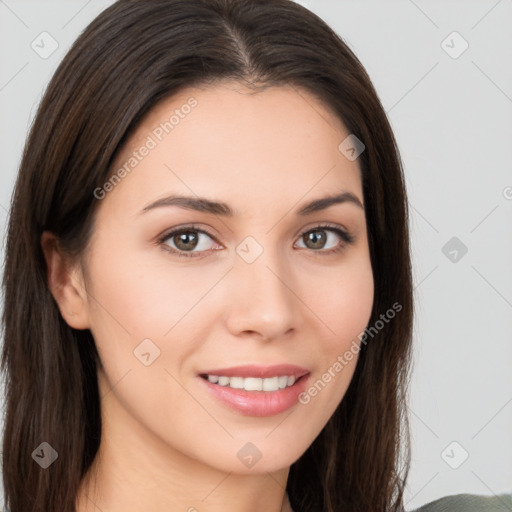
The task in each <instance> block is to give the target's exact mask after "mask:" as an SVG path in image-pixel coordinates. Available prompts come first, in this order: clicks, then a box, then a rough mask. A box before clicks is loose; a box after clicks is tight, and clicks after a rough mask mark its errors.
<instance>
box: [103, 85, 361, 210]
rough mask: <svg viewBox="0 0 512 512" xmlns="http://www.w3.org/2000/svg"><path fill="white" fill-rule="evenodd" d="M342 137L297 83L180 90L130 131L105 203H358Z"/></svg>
mask: <svg viewBox="0 0 512 512" xmlns="http://www.w3.org/2000/svg"><path fill="white" fill-rule="evenodd" d="M348 135H349V133H348V132H347V129H346V127H345V126H344V125H343V123H342V121H341V120H340V119H339V117H338V116H336V115H335V114H334V113H333V112H332V111H331V110H330V109H329V108H328V107H327V106H326V105H324V104H323V103H322V102H321V101H319V100H318V99H317V98H316V97H315V96H313V95H312V94H310V93H309V92H307V91H305V90H303V89H299V88H296V87H292V86H279V87H270V88H267V89H264V90H262V91H259V92H254V91H252V90H249V89H246V88H244V87H243V86H241V85H240V84H237V83H233V82H224V83H220V84H217V85H214V86H207V87H200V88H199V87H195V88H188V89H184V90H182V91H180V92H179V93H178V94H175V95H173V96H172V97H170V98H167V99H165V100H163V101H161V102H160V103H159V104H158V105H157V106H156V107H154V108H153V109H152V110H151V111H150V112H149V113H148V114H147V115H146V117H145V118H144V119H143V121H142V122H141V123H140V125H139V126H138V128H137V129H136V131H135V132H134V133H133V134H132V136H131V137H130V139H129V140H128V142H127V143H126V145H125V146H124V147H123V149H122V151H121V152H120V154H119V155H118V157H117V159H116V162H115V164H114V168H113V171H114V173H115V172H116V171H118V170H120V169H125V172H123V173H122V174H123V179H122V180H120V182H119V184H116V186H115V188H114V190H113V191H112V192H109V194H108V195H107V199H108V201H109V202H111V203H117V202H120V201H122V203H123V205H124V206H126V207H127V208H131V209H132V210H133V209H134V208H138V207H139V206H141V205H142V206H143V205H144V204H146V203H147V202H148V201H149V200H154V199H155V198H158V197H159V196H164V195H166V194H167V193H170V192H178V193H186V194H187V195H191V194H197V195H199V196H209V197H211V198H216V199H222V200H226V199H228V198H229V199H230V203H232V204H233V206H234V208H235V209H236V210H237V211H243V209H244V207H245V206H249V205H250V204H251V202H254V203H255V204H256V203H257V204H258V205H259V206H260V209H261V208H263V207H264V206H266V205H267V203H271V202H273V203H274V204H275V198H276V196H279V197H280V201H282V202H283V203H287V202H293V203H296V202H297V201H298V200H299V199H300V198H301V197H302V196H306V195H307V194H309V193H311V194H314V193H315V192H320V191H323V192H326V191H327V192H340V191H346V190H350V191H352V192H354V193H356V195H357V196H358V197H359V198H360V199H361V202H363V200H362V194H361V180H360V169H359V165H358V162H357V161H350V160H348V159H347V158H346V157H345V156H344V155H343V154H342V153H341V151H340V150H339V145H340V143H341V142H342V141H343V140H344V139H345V138H346V137H347V136H348ZM144 148H146V149H144ZM142 153H143V154H144V155H142ZM248 192H250V194H249V193H248ZM237 198H238V199H239V200H238V204H237ZM123 205H121V204H116V208H117V209H119V208H121V209H122V208H123ZM139 209H140V208H139Z"/></svg>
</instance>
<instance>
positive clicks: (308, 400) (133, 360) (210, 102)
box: [75, 82, 374, 473]
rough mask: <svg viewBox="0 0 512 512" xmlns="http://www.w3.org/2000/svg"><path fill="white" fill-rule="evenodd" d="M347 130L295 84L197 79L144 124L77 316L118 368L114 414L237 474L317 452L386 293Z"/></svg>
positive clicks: (103, 203) (112, 379)
mask: <svg viewBox="0 0 512 512" xmlns="http://www.w3.org/2000/svg"><path fill="white" fill-rule="evenodd" d="M171 116H174V117H171ZM347 136H349V133H348V132H347V131H346V129H345V127H344V126H343V125H342V124H341V122H340V121H339V119H338V118H337V117H335V116H334V115H333V114H332V113H330V111H328V110H327V109H326V108H325V107H324V106H323V104H322V103H320V102H319V101H318V100H316V99H315V98H314V97H313V96H312V95H310V94H309V93H307V92H305V91H302V90H301V91H298V90H297V89H294V88H292V87H279V88H276V87H274V88H269V89H267V90H265V91H263V92H259V93H257V94H251V93H249V92H248V91H247V90H246V89H243V88H242V86H240V85H237V84H233V83H231V82H226V83H223V84H219V85H216V86H215V87H211V86H210V87H209V88H204V89H196V88H194V89H188V90H185V91H182V92H181V93H180V94H178V95H175V96H174V97H172V98H171V99H169V100H165V101H164V102H162V103H161V104H160V105H159V106H157V107H156V108H155V109H154V110H153V111H152V112H151V113H150V114H149V115H148V116H147V117H146V118H145V119H144V121H143V123H142V124H141V125H139V127H138V129H137V130H136V132H135V133H134V134H133V135H132V136H131V138H130V139H129V141H128V143H127V144H126V145H125V146H124V148H123V151H122V152H121V153H120V154H119V155H118V158H117V160H116V164H115V166H114V167H115V171H116V175H117V177H118V178H119V179H116V180H115V181H114V180H111V181H110V182H109V183H108V184H106V185H105V187H103V188H102V190H97V191H96V195H97V197H100V198H101V200H99V208H98V211H97V217H96V222H95V230H94V233H93V236H92V238H91V241H90V244H89V246H88V251H87V253H86V259H85V260H84V261H85V268H84V276H85V277H84V279H85V281H84V284H85V288H86V290H87V294H84V297H85V301H84V308H83V310H82V311H81V312H77V313H75V315H76V316H78V317H80V316H81V315H82V318H86V323H87V324H88V326H89V328H90V330H91V332H92V334H93V336H94V339H95V341H96V344H97V347H98V352H99V354H100V357H101V361H102V364H103V369H100V372H99V378H100V386H101V394H102V395H103V399H102V407H103V414H104V422H105V424H111V425H117V427H115V429H116V431H117V432H118V433H120V432H121V431H122V432H123V435H124V436H125V438H126V439H132V440H133V439H135V438H137V439H138V440H139V441H140V442H141V443H144V444H143V446H144V449H145V450H148V453H154V454H158V456H161V455H175V456H180V457H182V456H185V457H187V459H186V460H190V458H191V459H193V460H195V461H196V462H197V461H198V462H200V463H204V464H207V465H209V466H213V467H215V468H219V469H221V470H222V471H226V472H228V471H230V472H236V473H249V472H253V473H254V472H257V473H263V472H267V471H274V470H277V469H279V468H284V467H287V466H289V465H290V464H292V463H293V462H294V461H296V460H297V459H298V458H299V457H300V456H301V454H302V453H303V452H304V451H305V450H306V449H307V448H308V446H309V445H310V444H311V443H312V442H313V440H314V439H315V437H316V436H317V435H318V434H319V433H320V431H321V430H322V428H323V427H324V426H325V424H326V423H327V421H328V420H329V418H330V417H331V415H332V414H333V413H334V411H335V409H336V407H337V406H338V404H339V403H340V401H341V400H342V399H343V396H344V394H345V392H346V390H347V387H348V385H349V383H350V380H351V378H352V375H353V373H354V369H355V366H356V362H357V347H358V346H359V340H358V334H360V333H361V332H362V331H364V329H365V327H366V325H367V323H368V321H369V318H370V313H371V309H372V303H373V291H374V289H373V276H372V269H371V264H370V256H369V248H368V239H367V232H366V222H365V213H364V207H363V206H362V205H363V194H362V187H361V177H360V169H359V165H358V161H357V159H356V160H353V159H348V158H347V157H346V156H345V154H344V153H342V152H341V150H340V149H339V147H338V146H339V145H340V143H342V141H344V140H345V139H346V138H347ZM343 147H344V146H343ZM144 148H145V149H144ZM122 168H124V172H123V171H122V170H121V171H120V169H122ZM340 194H346V196H344V197H345V200H344V201H339V202H333V203H321V202H320V203H316V207H310V208H305V206H306V205H308V204H309V203H311V202H312V201H317V200H319V199H322V198H326V197H333V196H338V195H340ZM171 197H182V198H184V197H186V198H188V199H186V200H184V199H182V200H181V201H180V202H178V201H177V200H176V199H169V198H171ZM214 203H222V206H220V205H217V204H214ZM358 203H360V204H358ZM228 209H229V214H228ZM301 210H305V211H302V212H301ZM325 225H328V226H327V227H325ZM319 226H320V227H319ZM338 230H339V231H338ZM173 231H177V233H175V234H171V232H173ZM344 233H346V234H347V236H345V235H344ZM351 347H352V351H351V352H352V354H353V357H352V359H351V360H348V358H344V357H343V355H344V353H345V352H346V351H347V350H348V351H350V349H351ZM354 347H355V349H354ZM342 359H343V363H342V362H341V360H342ZM248 365H251V366H248ZM283 365H291V366H290V367H285V366H283ZM274 366H275V368H272V367H274ZM278 366H281V367H278ZM235 367H246V368H242V369H240V368H238V369H236V368H235ZM233 368H235V369H233ZM230 369H231V371H230ZM205 374H209V375H210V380H208V379H207V378H205V377H204V375H205ZM291 376H295V383H293V379H289V378H288V377H291ZM301 376H302V377H301ZM222 377H224V378H222ZM231 377H233V378H231ZM236 377H238V378H236ZM242 377H244V379H242ZM263 377H265V379H263ZM299 377H301V378H299ZM210 381H212V382H210ZM226 382H229V385H228V386H226V385H225V384H226ZM288 384H291V386H290V387H286V388H283V389H281V388H280V386H288ZM231 386H233V387H231ZM259 386H262V387H263V389H262V390H261V391H259V390H258V389H259ZM241 387H243V388H244V389H243V390H242V389H240V388H241ZM246 388H247V390H246ZM276 388H279V390H278V391H276V390H275V389H276ZM254 389H256V390H254ZM265 389H266V390H268V391H265ZM121 429H122V430H121ZM183 460H185V459H183Z"/></svg>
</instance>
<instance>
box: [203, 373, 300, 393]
mask: <svg viewBox="0 0 512 512" xmlns="http://www.w3.org/2000/svg"><path fill="white" fill-rule="evenodd" d="M199 376H200V377H201V378H202V379H204V380H207V381H208V382H211V383H212V384H216V385H218V386H224V387H230V388H232V389H243V390H245V391H279V390H280V389H286V388H289V387H291V386H293V385H294V384H295V383H296V382H298V381H299V380H300V379H302V378H303V377H305V375H301V376H300V377H299V378H296V377H295V376H294V375H276V376H275V377H266V378H264V379H262V378H259V377H240V376H234V377H228V376H227V375H210V374H200V375H199Z"/></svg>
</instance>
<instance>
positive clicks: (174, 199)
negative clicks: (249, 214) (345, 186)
mask: <svg viewBox="0 0 512 512" xmlns="http://www.w3.org/2000/svg"><path fill="white" fill-rule="evenodd" d="M342 203H350V204H354V205H356V206H358V207H360V208H362V209H363V210H364V206H363V205H362V203H361V201H360V200H359V198H358V197H357V196H356V195H355V194H352V192H343V193H341V194H337V195H332V196H326V197H321V198H319V199H314V200H312V201H310V202H309V203H306V204H305V205H303V206H302V207H301V208H300V209H299V210H298V211H297V212H296V214H297V215H299V216H301V217H303V216H306V215H310V214H312V213H314V212H318V211H321V210H325V209H327V208H329V207H330V206H333V205H335V204H342ZM167 206H179V207H181V208H185V209H187V210H195V211H198V212H205V213H211V214H214V215H221V216H224V217H234V216H235V215H236V210H233V209H232V208H231V207H230V206H229V205H228V204H226V203H223V202H218V201H212V200H210V199H206V198H205V197H192V196H177V195H173V196H168V197H164V198H162V199H158V200H157V201H154V202H152V203H150V204H149V205H147V206H146V207H144V208H143V209H142V211H141V214H143V213H146V212H148V211H150V210H154V209H155V208H162V207H167Z"/></svg>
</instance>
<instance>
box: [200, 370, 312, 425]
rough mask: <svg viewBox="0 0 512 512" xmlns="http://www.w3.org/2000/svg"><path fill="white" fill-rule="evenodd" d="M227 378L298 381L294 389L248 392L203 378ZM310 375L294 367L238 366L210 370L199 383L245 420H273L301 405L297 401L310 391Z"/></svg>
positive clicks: (291, 387)
mask: <svg viewBox="0 0 512 512" xmlns="http://www.w3.org/2000/svg"><path fill="white" fill-rule="evenodd" d="M205 374H208V375H224V376H226V377H259V378H262V379H264V378H266V377H276V376H281V375H288V376H290V375H293V376H294V377H295V378H296V379H297V380H296V381H295V383H294V384H293V386H290V387H287V388H284V389H279V390H277V391H246V390H245V389H234V388H230V387H229V386H220V385H219V384H213V383H212V382H209V381H208V379H205V378H204V377H203V376H204V375H205ZM309 377H310V374H309V372H308V370H306V369H304V368H300V367H299V366H293V365H287V364H283V365H275V366H254V365H250V366H238V367H231V368H224V369H217V370H209V371H207V372H204V373H201V374H200V376H199V381H200V382H201V383H202V384H201V385H203V386H206V389H207V390H208V392H210V393H211V394H212V395H213V396H214V397H215V398H216V399H217V400H219V401H220V402H221V403H222V404H223V405H226V406H227V407H229V408H230V409H232V410H234V411H236V412H239V413H241V414H244V415H246V416H260V417H261V416H274V415H276V414H279V413H281V412H284V411H286V410H287V409H290V408H291V407H293V406H294V405H295V404H297V402H298V397H299V395H300V394H301V393H303V392H304V391H305V389H306V387H307V384H308V381H309Z"/></svg>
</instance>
